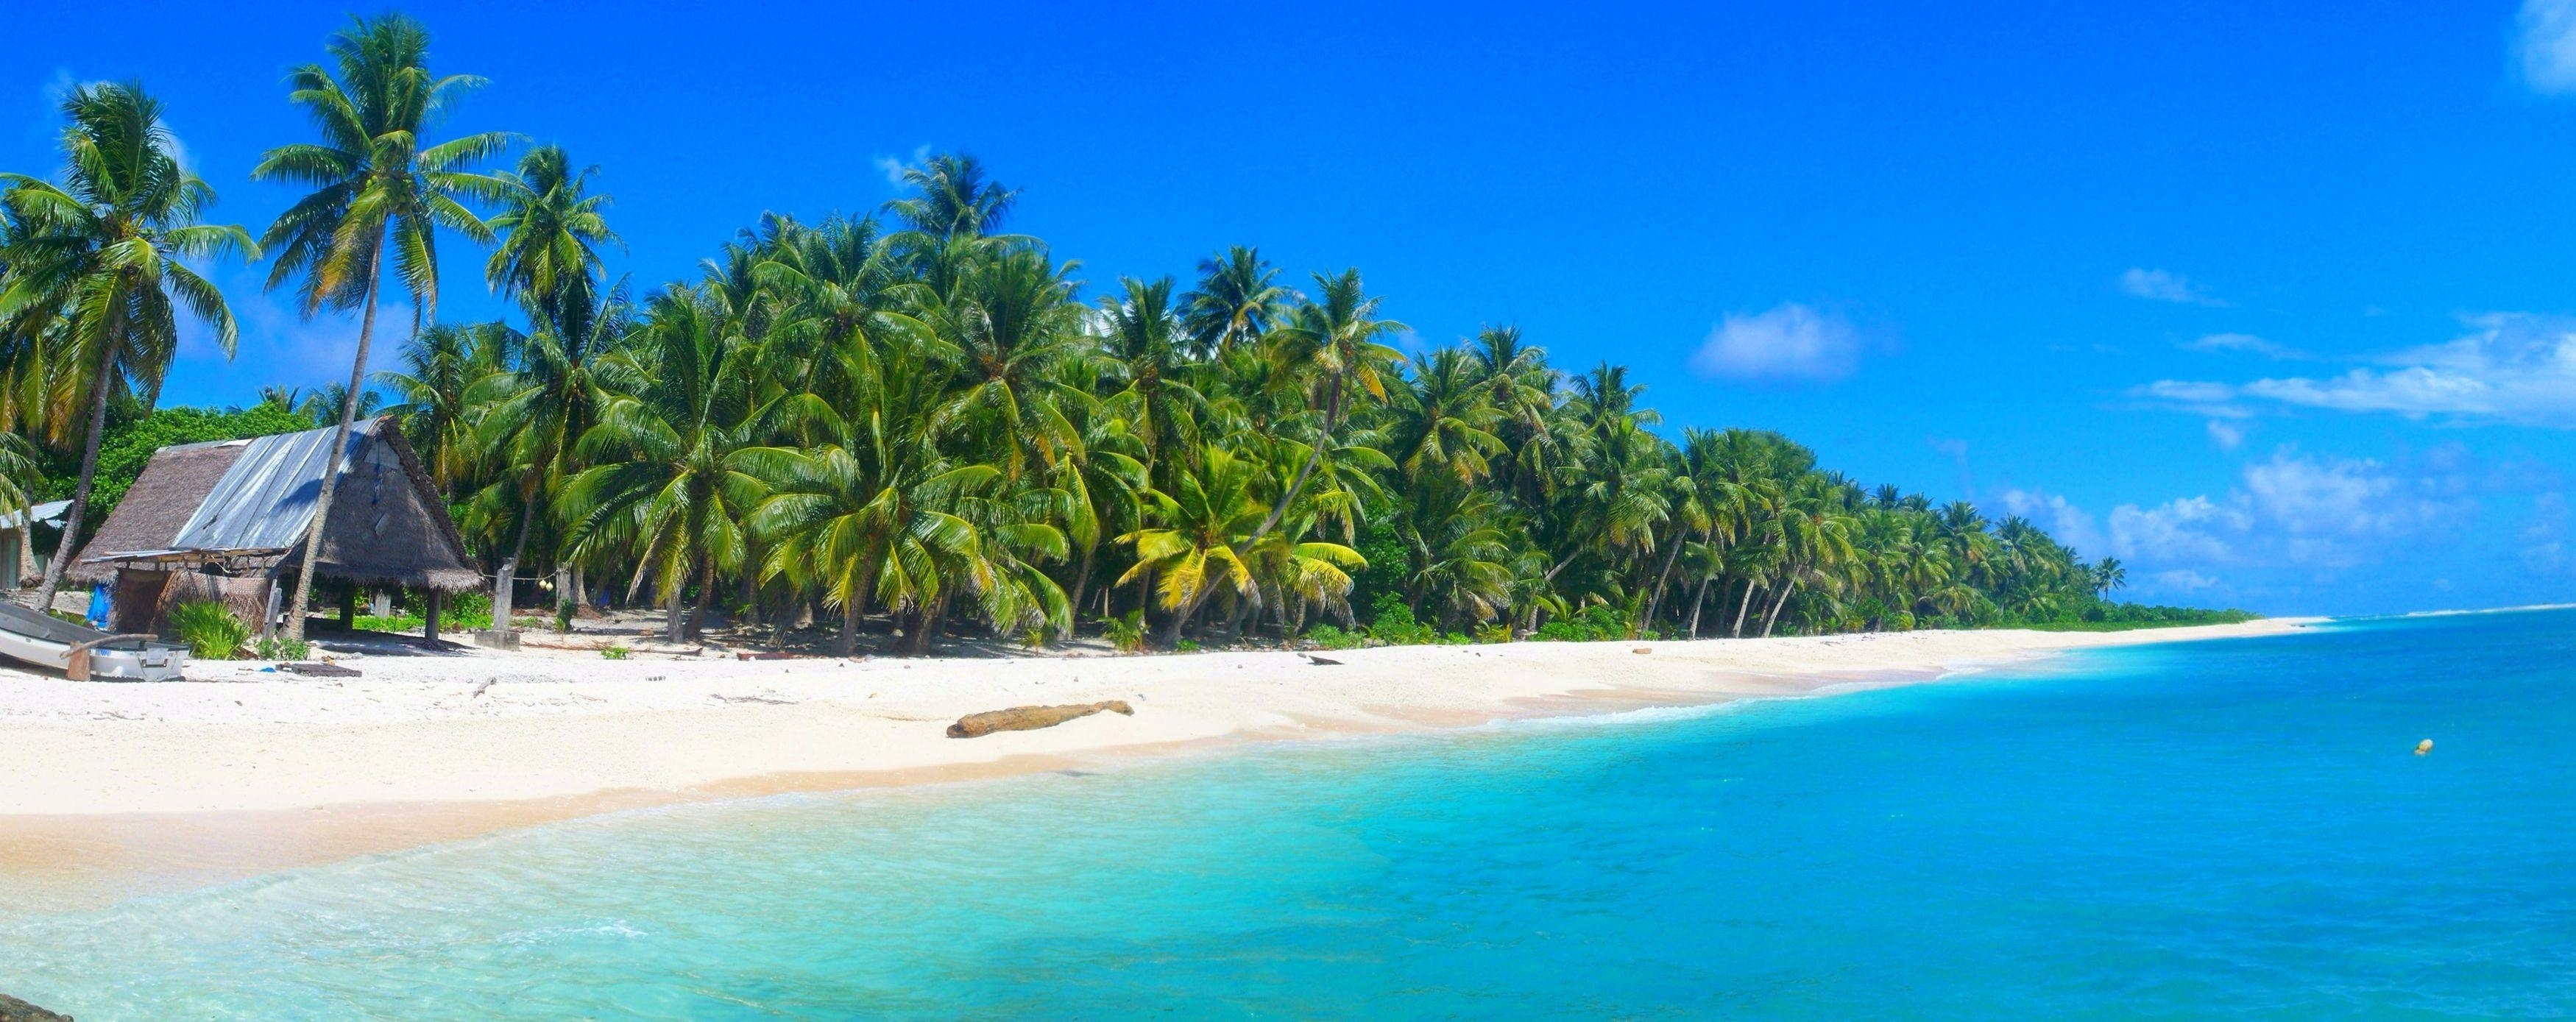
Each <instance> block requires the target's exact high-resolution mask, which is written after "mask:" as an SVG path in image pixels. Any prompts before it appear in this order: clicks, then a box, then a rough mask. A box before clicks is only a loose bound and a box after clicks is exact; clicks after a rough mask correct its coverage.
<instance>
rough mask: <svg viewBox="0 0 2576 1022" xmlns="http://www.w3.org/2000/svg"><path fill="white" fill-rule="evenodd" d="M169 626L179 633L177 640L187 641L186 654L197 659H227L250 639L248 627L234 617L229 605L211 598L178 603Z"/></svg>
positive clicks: (239, 650) (233, 655)
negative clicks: (226, 605)
mask: <svg viewBox="0 0 2576 1022" xmlns="http://www.w3.org/2000/svg"><path fill="white" fill-rule="evenodd" d="M170 627H171V629H172V630H173V631H176V632H177V633H179V641H181V642H184V643H187V644H188V655H189V656H192V657H196V658H197V659H199V660H230V659H232V658H233V657H235V656H237V655H239V654H240V653H241V648H242V643H243V642H245V641H248V640H249V639H250V626H249V625H246V624H243V623H242V619H240V618H237V617H234V616H233V612H232V610H231V609H230V608H228V607H225V606H224V605H223V604H220V603H216V602H214V601H212V600H200V601H197V602H195V603H182V604H180V605H179V606H178V607H176V608H174V609H172V610H171V611H170Z"/></svg>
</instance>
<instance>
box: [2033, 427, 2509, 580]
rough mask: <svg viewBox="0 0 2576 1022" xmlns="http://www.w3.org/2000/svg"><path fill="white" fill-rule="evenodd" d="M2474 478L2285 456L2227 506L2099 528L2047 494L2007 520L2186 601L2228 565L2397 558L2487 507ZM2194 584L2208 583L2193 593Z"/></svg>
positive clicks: (2426, 467)
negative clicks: (2136, 573) (2135, 573)
mask: <svg viewBox="0 0 2576 1022" xmlns="http://www.w3.org/2000/svg"><path fill="white" fill-rule="evenodd" d="M2470 476H2471V466H2468V465H2465V464H2458V463H2455V462H2454V459H2452V458H2451V457H2450V456H2449V455H2448V454H2443V455H2440V456H2437V457H2429V458H2426V459H2424V460H2423V461H2421V462H2419V463H2418V464H2416V465H2414V466H2413V467H2412V468H2409V469H2403V470H2401V469H2399V468H2396V467H2392V466H2389V465H2386V464H2382V463H2381V462H2378V461H2375V460H2370V459H2353V458H2333V457H2317V456H2314V455H2309V454H2305V453H2302V452H2300V451H2299V450H2297V449H2296V448H2292V447H2282V448H2279V449H2278V450H2275V451H2274V452H2273V454H2272V456H2271V458H2270V459H2268V460H2265V461H2258V462H2253V463H2249V464H2247V465H2245V466H2244V468H2243V470H2242V471H2241V473H2240V475H2239V477H2238V481H2237V484H2236V485H2235V486H2234V487H2231V488H2230V489H2229V490H2228V492H2227V494H2226V495H2225V496H2224V497H2221V498H2212V497H2210V496H2207V495H2200V496H2191V497H2179V498H2176V499H2173V500H2168V501H2165V502H2164V503H2161V504H2156V505H2153V506H2140V505H2137V504H2122V505H2119V506H2118V507H2114V508H2112V509H2111V512H2110V514H2108V515H2106V516H2104V517H2103V519H2102V520H2101V522H2100V524H2099V525H2097V524H2096V523H2095V519H2094V517H2093V516H2092V515H2091V514H2089V513H2087V512H2086V511H2085V510H2084V509H2083V508H2081V507H2079V506H2077V505H2075V504H2074V503H2072V502H2071V501H2068V500H2067V499H2065V498H2064V497H2062V496H2058V495H2055V494H2050V493H2046V492H2043V491H2038V490H2006V491H2004V492H2003V493H2001V494H1999V495H1998V501H1999V506H2000V508H2001V509H2002V510H2003V511H2005V512H2007V513H2010V514H2017V515H2022V516H2024V517H2027V518H2031V519H2034V520H2036V521H2038V522H2040V523H2041V524H2042V525H2043V526H2045V527H2047V528H2048V530H2049V531H2050V532H2051V533H2052V534H2054V535H2056V536H2057V537H2058V539H2059V540H2061V541H2063V542H2065V543H2066V544H2067V545H2068V546H2071V547H2073V548H2075V549H2076V551H2077V552H2079V553H2081V554H2083V555H2084V556H2086V557H2089V558H2100V557H2104V556H2110V557H2117V558H2119V559H2120V560H2122V561H2125V562H2128V563H2130V564H2132V565H2135V566H2137V567H2138V568H2139V569H2140V570H2141V571H2143V572H2149V573H2155V572H2163V573H2165V574H2167V575H2171V576H2172V577H2171V578H2169V579H2165V580H2164V581H2162V582H2159V583H2157V585H2156V586H2155V588H2157V589H2160V590H2165V591H2172V592H2176V593H2185V592H2189V591H2192V590H2195V589H2200V588H2207V587H2208V586H2211V585H2216V584H2217V582H2216V579H2215V577H2214V571H2215V569H2218V568H2222V567H2228V568H2257V569H2260V568H2281V567H2297V568H2301V569H2331V568H2340V567H2348V566H2350V565H2353V564H2357V563H2361V562H2362V561H2365V560H2369V559H2372V558H2374V557H2380V556H2387V555H2390V554H2394V553H2397V552H2399V551H2401V550H2402V549H2403V548H2404V547H2405V546H2406V545H2409V544H2417V543H2420V542H2422V541H2423V537H2425V536H2427V535H2430V534H2436V533H2439V532H2441V531H2442V530H2444V529H2446V528H2448V527H2449V526H2451V525H2452V524H2453V523H2455V522H2457V521H2459V520H2460V519H2462V518H2463V517H2465V516H2467V515H2468V514H2470V513H2472V512H2474V511H2475V510H2476V509H2477V506H2478V504H2477V500H2476V498H2475V497H2474V496H2473V495H2472V494H2471V492H2470V490H2471V485H2470V481H2469V480H2470ZM2533 538H2534V539H2536V540H2549V541H2554V540H2555V539H2556V536H2555V534H2554V533H2553V534H2551V535H2549V536H2546V537H2538V536H2535V537H2533ZM2174 572H2184V573H2186V574H2184V575H2173V574H2172V573H2174ZM2191 579H2198V580H2199V581H2198V582H2193V583H2191V584H2187V585H2186V584H2183V583H2185V582H2187V581H2190V580H2191Z"/></svg>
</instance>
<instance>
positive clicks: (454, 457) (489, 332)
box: [286, 322, 525, 500]
mask: <svg viewBox="0 0 2576 1022" xmlns="http://www.w3.org/2000/svg"><path fill="white" fill-rule="evenodd" d="M524 339H525V338H524V337H523V336H522V335H520V334H519V333H518V332H517V331H515V330H512V329H510V328H509V327H508V326H507V325H505V324H502V323H498V322H492V323H478V324H475V325H472V326H456V325H451V324H446V323H440V324H435V325H432V326H430V327H428V328H426V329H424V330H422V331H421V332H420V333H419V334H417V335H415V336H414V337H412V338H411V339H410V340H409V341H406V342H404V344H403V349H402V368H401V369H395V370H388V371H386V372H381V373H377V374H376V382H377V383H378V384H380V385H382V386H385V387H389V388H391V389H392V390H393V392H394V394H395V395H396V397H397V398H398V400H397V401H396V402H395V403H394V404H392V405H389V406H387V407H386V408H385V409H384V411H385V413H386V414H388V415H398V416H401V417H402V421H403V431H404V434H405V435H406V436H409V437H410V438H411V443H412V448H413V450H415V451H417V452H419V454H420V458H421V461H422V462H423V463H424V464H425V465H426V466H427V467H428V469H429V476H430V480H431V481H432V482H434V483H436V484H437V486H438V491H439V493H440V494H442V495H444V496H446V498H447V499H449V500H455V499H456V496H457V487H458V485H459V484H460V483H462V482H463V481H464V479H465V477H466V473H467V470H468V469H467V466H468V463H469V454H470V452H471V444H470V443H469V440H470V432H471V429H470V427H471V423H470V421H469V416H470V415H471V413H472V412H473V406H472V405H470V404H469V403H468V402H467V395H468V394H469V393H471V392H472V390H473V387H474V384H475V383H476V382H478V381H480V380H481V379H482V378H483V377H485V376H489V375H491V374H493V373H495V372H499V371H501V370H502V368H503V367H504V366H506V365H508V364H509V357H510V356H509V353H511V352H515V351H516V350H517V348H518V345H519V342H520V341H522V340H524ZM286 404H287V405H288V406H289V407H293V405H294V402H293V401H288V402H286Z"/></svg>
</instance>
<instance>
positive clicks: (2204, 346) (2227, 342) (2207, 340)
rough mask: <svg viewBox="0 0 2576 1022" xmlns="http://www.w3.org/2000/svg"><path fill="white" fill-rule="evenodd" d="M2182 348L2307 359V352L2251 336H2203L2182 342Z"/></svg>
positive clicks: (2276, 357) (2274, 357)
mask: <svg viewBox="0 0 2576 1022" xmlns="http://www.w3.org/2000/svg"><path fill="white" fill-rule="evenodd" d="M2182 346H2183V347H2185V348H2189V349H2191V350H2193V351H2242V352H2248V353H2251V354H2256V355H2261V356H2263V357H2265V358H2273V359H2296V358H2307V357H2309V355H2308V353H2307V352H2304V351H2300V350H2298V349H2296V348H2292V347H2288V346H2286V345H2281V344H2275V343H2273V342H2271V341H2267V340H2264V339H2262V338H2260V337H2256V336H2254V335H2253V334H2205V335H2202V336H2201V337H2198V338H2195V339H2193V340H2189V341H2184V342H2183V345H2182Z"/></svg>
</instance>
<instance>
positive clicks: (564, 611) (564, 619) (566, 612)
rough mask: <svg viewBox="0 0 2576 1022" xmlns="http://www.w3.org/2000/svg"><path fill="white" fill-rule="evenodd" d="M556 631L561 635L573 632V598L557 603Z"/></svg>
mask: <svg viewBox="0 0 2576 1022" xmlns="http://www.w3.org/2000/svg"><path fill="white" fill-rule="evenodd" d="M555 632H556V633H557V634H559V635H570V634H572V601H571V600H565V601H564V602H562V603H558V604H555Z"/></svg>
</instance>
